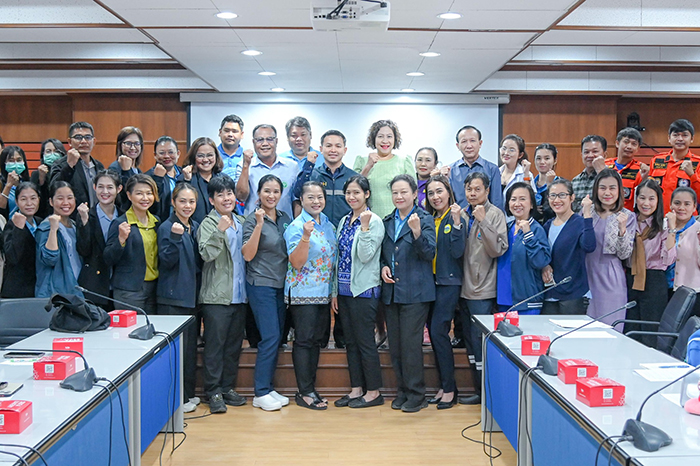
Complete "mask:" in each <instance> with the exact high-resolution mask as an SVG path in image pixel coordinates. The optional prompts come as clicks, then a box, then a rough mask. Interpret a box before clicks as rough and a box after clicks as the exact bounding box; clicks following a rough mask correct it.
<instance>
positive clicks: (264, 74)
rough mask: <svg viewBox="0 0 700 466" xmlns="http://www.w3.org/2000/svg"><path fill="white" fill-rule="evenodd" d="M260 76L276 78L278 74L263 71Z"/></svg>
mask: <svg viewBox="0 0 700 466" xmlns="http://www.w3.org/2000/svg"><path fill="white" fill-rule="evenodd" d="M258 74H259V75H260V76H274V75H276V74H277V73H275V72H273V71H261V72H260V73H258Z"/></svg>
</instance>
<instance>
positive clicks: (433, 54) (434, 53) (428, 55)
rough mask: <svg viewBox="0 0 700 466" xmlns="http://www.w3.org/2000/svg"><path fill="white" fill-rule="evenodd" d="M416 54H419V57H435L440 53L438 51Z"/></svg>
mask: <svg viewBox="0 0 700 466" xmlns="http://www.w3.org/2000/svg"><path fill="white" fill-rule="evenodd" d="M418 55H420V56H421V57H426V58H435V57H439V56H440V54H439V53H438V52H421V53H419V54H418Z"/></svg>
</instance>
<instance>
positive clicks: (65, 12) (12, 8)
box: [0, 0, 123, 24]
mask: <svg viewBox="0 0 700 466" xmlns="http://www.w3.org/2000/svg"><path fill="white" fill-rule="evenodd" d="M0 24H123V23H122V21H120V20H119V18H117V17H116V16H114V15H113V14H111V13H109V12H108V11H107V10H105V9H104V8H102V7H101V6H99V5H98V4H97V3H95V2H94V1H92V0H51V1H50V2H47V1H44V2H25V1H13V2H9V1H5V2H0Z"/></svg>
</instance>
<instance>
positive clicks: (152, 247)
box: [126, 207, 158, 282]
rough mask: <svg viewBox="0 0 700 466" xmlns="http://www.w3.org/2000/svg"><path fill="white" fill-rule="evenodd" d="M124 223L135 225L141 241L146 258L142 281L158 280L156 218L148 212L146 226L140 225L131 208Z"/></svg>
mask: <svg viewBox="0 0 700 466" xmlns="http://www.w3.org/2000/svg"><path fill="white" fill-rule="evenodd" d="M126 221H127V223H129V225H136V226H137V227H138V229H139V233H141V240H142V241H143V253H144V257H145V258H146V276H145V277H144V279H143V281H145V282H150V281H153V280H155V279H157V278H158V236H157V233H156V218H155V217H154V216H153V214H151V213H150V212H148V224H146V225H142V224H141V222H139V220H138V219H137V218H136V214H135V213H134V209H133V207H130V208H129V210H127V211H126Z"/></svg>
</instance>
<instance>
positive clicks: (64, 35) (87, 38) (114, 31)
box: [0, 28, 153, 43]
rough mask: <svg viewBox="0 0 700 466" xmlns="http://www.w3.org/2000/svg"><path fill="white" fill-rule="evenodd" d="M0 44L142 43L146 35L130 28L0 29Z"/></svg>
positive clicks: (145, 39)
mask: <svg viewBox="0 0 700 466" xmlns="http://www.w3.org/2000/svg"><path fill="white" fill-rule="evenodd" d="M0 42H73V43H80V42H98V43H99V42H144V43H152V42H153V41H152V40H151V39H149V38H148V37H147V36H146V35H144V34H143V33H141V32H140V31H138V30H136V29H130V28H0Z"/></svg>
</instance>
